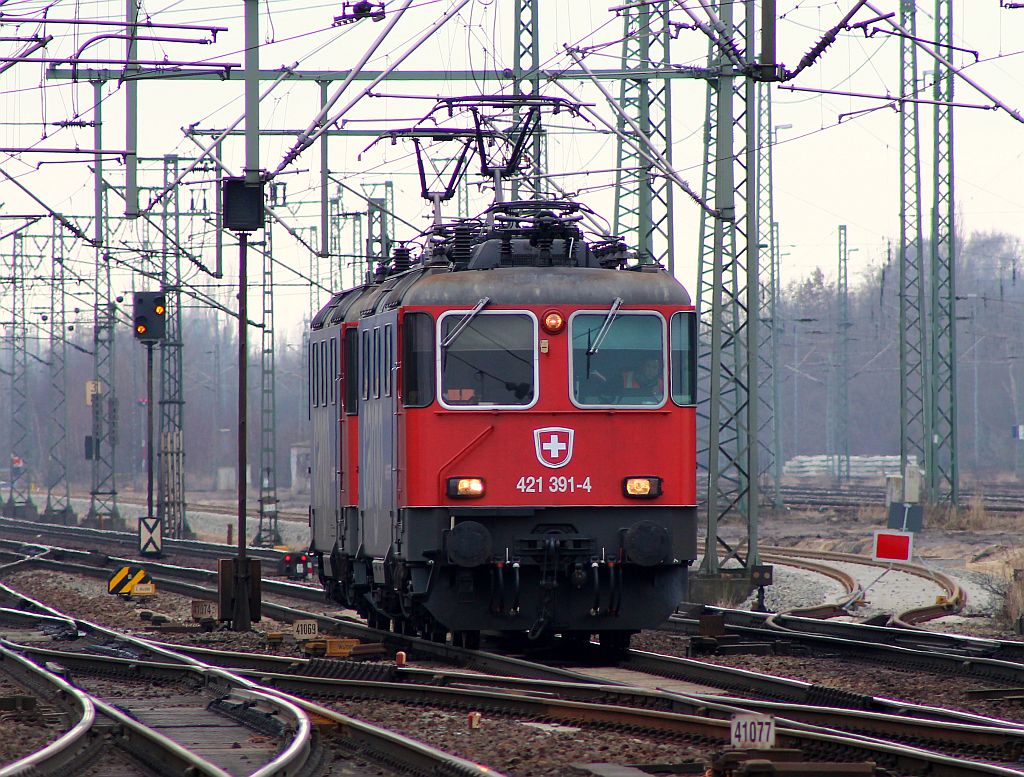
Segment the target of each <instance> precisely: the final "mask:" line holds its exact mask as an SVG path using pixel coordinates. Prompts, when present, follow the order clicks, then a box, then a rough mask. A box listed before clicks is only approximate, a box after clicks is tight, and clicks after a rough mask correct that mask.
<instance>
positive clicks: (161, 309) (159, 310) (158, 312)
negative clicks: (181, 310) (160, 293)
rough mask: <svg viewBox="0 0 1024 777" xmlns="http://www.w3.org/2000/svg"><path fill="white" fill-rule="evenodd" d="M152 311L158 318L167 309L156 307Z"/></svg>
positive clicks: (161, 306)
mask: <svg viewBox="0 0 1024 777" xmlns="http://www.w3.org/2000/svg"><path fill="white" fill-rule="evenodd" d="M153 310H154V312H156V314H157V315H158V316H162V315H163V314H164V313H166V312H167V308H165V307H164V306H163V305H157V306H156V307H155V308H153Z"/></svg>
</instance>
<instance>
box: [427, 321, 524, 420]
mask: <svg viewBox="0 0 1024 777" xmlns="http://www.w3.org/2000/svg"><path fill="white" fill-rule="evenodd" d="M438 329H439V333H438V343H439V345H438V376H439V383H440V393H439V398H440V400H441V404H442V405H444V406H445V407H453V408H464V407H509V408H514V407H527V406H530V405H533V403H534V402H535V401H536V398H537V391H536V385H537V379H536V371H537V353H536V343H537V328H536V321H535V319H534V318H533V316H531V315H529V314H526V313H505V312H491V311H483V312H478V313H477V314H475V315H474V314H473V313H472V312H471V311H465V312H462V311H459V312H454V313H446V314H444V316H442V317H441V319H440V321H439V322H438Z"/></svg>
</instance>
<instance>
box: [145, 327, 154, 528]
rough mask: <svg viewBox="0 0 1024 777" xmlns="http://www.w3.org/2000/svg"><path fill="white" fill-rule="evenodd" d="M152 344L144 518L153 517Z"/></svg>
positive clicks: (149, 346)
mask: <svg viewBox="0 0 1024 777" xmlns="http://www.w3.org/2000/svg"><path fill="white" fill-rule="evenodd" d="M153 459H154V455H153V342H152V341H149V342H147V343H146V517H147V518H152V517H153Z"/></svg>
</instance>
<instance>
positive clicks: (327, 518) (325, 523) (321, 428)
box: [309, 326, 341, 553]
mask: <svg viewBox="0 0 1024 777" xmlns="http://www.w3.org/2000/svg"><path fill="white" fill-rule="evenodd" d="M340 335H341V332H340V329H339V327H336V326H334V327H328V328H327V329H323V330H320V331H316V332H312V333H311V336H310V339H309V350H310V360H309V362H310V363H309V374H310V401H311V402H313V403H314V404H313V406H312V407H311V409H310V420H311V425H312V432H313V439H312V441H311V454H312V456H311V457H312V468H313V473H312V474H313V478H312V493H311V494H310V500H311V502H310V504H311V505H312V507H313V526H312V529H311V537H310V540H311V549H313V550H319V551H322V552H324V553H330V552H331V549H332V548H334V543H335V542H336V541H337V540H338V516H339V514H340V512H339V511H340V504H339V490H340V486H341V484H340V482H339V472H338V467H339V459H338V454H339V451H340V448H339V445H340V443H339V426H338V420H339V415H338V414H339V411H340V409H341V398H340V397H339V395H338V380H337V378H338V374H339V372H338V371H339V365H340V363H341V362H340V357H341V349H340V346H339V342H340ZM332 349H333V358H332V357H331V351H332ZM314 366H315V367H316V369H314Z"/></svg>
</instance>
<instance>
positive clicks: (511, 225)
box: [310, 201, 697, 648]
mask: <svg viewBox="0 0 1024 777" xmlns="http://www.w3.org/2000/svg"><path fill="white" fill-rule="evenodd" d="M579 208H580V206H579V205H577V204H575V203H569V202H562V201H559V202H544V201H530V202H516V203H502V204H497V205H495V206H492V208H491V210H490V211H489V213H488V216H487V219H486V221H484V222H481V221H463V222H459V223H458V224H456V225H454V226H449V227H443V228H440V229H438V230H437V231H436V232H435V234H434V236H433V238H432V244H431V248H430V249H429V250H427V251H425V252H424V254H423V255H422V256H421V257H420V258H419V260H418V261H415V262H414V261H413V259H412V257H411V256H410V252H409V251H408V250H407V249H398V250H397V251H396V254H395V256H394V258H393V260H392V262H391V263H390V265H389V266H387V267H380V268H378V270H377V272H376V274H375V277H374V279H373V281H372V282H370V283H367V284H366V285H363V286H360V287H358V288H354V289H350V290H348V291H344V292H341V293H339V294H337V295H335V296H334V298H333V299H331V301H330V302H329V303H328V304H327V305H326V306H325V307H324V308H323V309H322V310H321V311H320V312H319V314H318V315H317V316H316V317H315V318H314V320H313V322H312V331H311V333H310V370H311V381H310V383H311V392H310V394H311V396H310V405H311V419H312V425H313V435H312V447H313V498H312V506H311V526H312V541H311V552H312V553H313V554H314V556H315V558H316V559H317V562H318V565H319V572H320V579H321V581H322V583H323V585H324V587H325V589H326V591H327V594H328V595H329V597H331V598H332V599H334V600H336V601H338V602H340V603H342V604H344V605H346V606H349V607H353V608H355V609H357V610H358V611H359V612H361V613H362V614H363V615H364V616H365V617H366V618H367V619H368V621H369V622H370V623H371V624H372V625H376V626H379V627H384V628H386V627H390V626H393V627H394V628H396V629H400V630H402V631H405V632H407V633H421V634H423V635H425V636H427V637H429V638H433V639H444V638H445V635H446V634H447V633H448V632H451V633H452V634H453V638H454V641H455V642H456V644H461V645H467V646H472V645H474V644H475V643H476V642H477V640H478V639H479V634H480V631H481V630H487V631H499V632H526V633H529V634H530V635H532V636H538V635H542V634H556V633H557V634H561V635H563V636H566V637H570V638H582V637H583V635H590V634H595V633H596V634H599V635H600V638H601V640H602V643H603V644H608V645H611V646H612V647H613V648H621V647H623V646H625V645H628V641H629V636H630V634H632V633H635V632H636V631H638V630H639V629H642V628H645V627H652V626H656V625H657V624H659V623H661V622H662V621H663V620H664V619H665V618H666V617H667V616H668V615H669V614H670V613H671V612H672V611H673V609H674V608H675V606H676V605H677V604H678V603H679V602H680V601H681V600H682V599H683V597H684V593H685V589H686V580H687V571H688V567H689V565H690V564H691V563H692V561H693V559H694V558H695V557H696V503H697V495H696V467H695V454H696V429H695V425H696V409H695V398H694V387H695V382H696V380H695V369H696V366H695V365H696V360H695V338H696V323H695V313H694V308H693V305H692V304H691V302H690V298H689V296H688V294H687V292H686V291H685V289H684V288H683V287H682V286H681V285H680V284H679V283H678V282H677V281H676V280H675V279H674V278H673V277H672V276H670V275H669V274H668V273H667V272H665V270H664V269H662V268H661V267H660V266H659V265H655V264H639V265H634V266H626V259H627V253H626V251H625V247H624V246H623V245H622V244H620V243H612V244H609V243H600V244H590V243H588V242H587V241H585V240H584V237H583V234H582V232H581V230H580V229H579V227H578V221H579V219H580V214H579Z"/></svg>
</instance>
